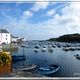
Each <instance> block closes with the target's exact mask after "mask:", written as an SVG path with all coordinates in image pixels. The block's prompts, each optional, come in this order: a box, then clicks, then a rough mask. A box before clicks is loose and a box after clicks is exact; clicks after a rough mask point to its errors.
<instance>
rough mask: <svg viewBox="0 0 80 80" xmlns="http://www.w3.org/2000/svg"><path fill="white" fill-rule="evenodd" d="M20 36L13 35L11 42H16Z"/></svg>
mask: <svg viewBox="0 0 80 80" xmlns="http://www.w3.org/2000/svg"><path fill="white" fill-rule="evenodd" d="M18 39H19V37H16V36H12V35H11V42H12V43H16V42H17V41H18Z"/></svg>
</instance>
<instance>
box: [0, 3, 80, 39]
mask: <svg viewBox="0 0 80 80" xmlns="http://www.w3.org/2000/svg"><path fill="white" fill-rule="evenodd" d="M79 5H80V3H79V2H78V3H77V2H49V1H47V2H44V1H43V2H26V3H25V2H14V3H13V2H10V3H8V2H7V3H6V2H5V3H0V28H4V29H8V30H9V31H10V33H11V34H12V35H14V36H21V37H24V38H26V39H28V40H39V39H40V40H46V39H49V38H52V37H58V36H60V35H64V34H70V33H80V24H79V21H80V19H79V17H80V6H79Z"/></svg>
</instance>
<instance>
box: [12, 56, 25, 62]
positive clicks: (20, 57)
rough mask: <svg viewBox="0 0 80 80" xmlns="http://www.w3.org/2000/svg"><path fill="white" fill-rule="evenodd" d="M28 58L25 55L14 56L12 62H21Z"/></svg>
mask: <svg viewBox="0 0 80 80" xmlns="http://www.w3.org/2000/svg"><path fill="white" fill-rule="evenodd" d="M25 59H26V56H25V55H13V56H12V61H21V60H25Z"/></svg>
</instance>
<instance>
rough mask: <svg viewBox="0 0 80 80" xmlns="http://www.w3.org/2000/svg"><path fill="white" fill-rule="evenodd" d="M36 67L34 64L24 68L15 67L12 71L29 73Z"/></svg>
mask: <svg viewBox="0 0 80 80" xmlns="http://www.w3.org/2000/svg"><path fill="white" fill-rule="evenodd" d="M36 66H37V65H36V64H29V65H25V66H16V67H14V69H17V70H21V71H30V70H33V69H34V68H36Z"/></svg>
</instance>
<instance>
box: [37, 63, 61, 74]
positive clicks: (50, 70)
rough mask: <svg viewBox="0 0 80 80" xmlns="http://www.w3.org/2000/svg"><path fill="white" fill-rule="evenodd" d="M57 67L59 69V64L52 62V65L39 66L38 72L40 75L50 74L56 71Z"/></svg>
mask: <svg viewBox="0 0 80 80" xmlns="http://www.w3.org/2000/svg"><path fill="white" fill-rule="evenodd" d="M59 69H60V66H59V65H54V64H52V65H48V66H44V67H40V68H39V73H40V74H42V75H50V74H53V73H55V72H57V71H58V70H59Z"/></svg>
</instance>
